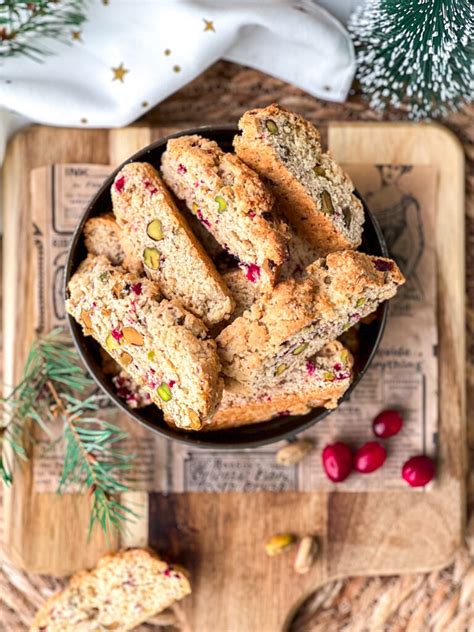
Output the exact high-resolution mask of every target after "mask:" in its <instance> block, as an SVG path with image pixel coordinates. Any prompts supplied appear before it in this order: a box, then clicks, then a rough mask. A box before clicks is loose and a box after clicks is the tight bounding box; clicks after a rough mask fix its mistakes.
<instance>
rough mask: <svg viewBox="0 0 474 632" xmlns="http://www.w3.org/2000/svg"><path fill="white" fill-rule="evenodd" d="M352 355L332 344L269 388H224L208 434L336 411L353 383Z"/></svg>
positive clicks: (232, 385) (230, 384)
mask: <svg viewBox="0 0 474 632" xmlns="http://www.w3.org/2000/svg"><path fill="white" fill-rule="evenodd" d="M352 365H353V358H352V355H351V354H350V353H349V351H347V349H345V348H344V347H343V345H342V344H341V343H340V342H338V341H334V342H330V343H328V344H327V345H325V346H324V347H323V348H322V349H321V350H320V351H318V353H317V354H316V355H314V356H313V357H312V358H309V359H308V360H306V361H305V362H303V363H301V364H298V365H297V366H295V367H293V368H292V369H289V370H288V371H287V372H286V373H284V374H283V375H284V379H283V380H282V381H281V382H277V383H276V384H274V385H273V386H272V387H270V388H261V389H256V390H255V389H253V388H251V387H249V386H244V385H241V384H240V383H238V382H235V381H229V382H228V383H226V385H225V387H224V393H223V395H222V401H221V403H220V404H219V408H218V409H217V411H216V412H215V414H214V416H213V417H212V419H211V421H210V423H209V424H208V425H206V427H205V430H222V429H224V428H235V427H237V426H243V425H245V424H253V423H257V422H260V421H267V420H269V419H272V418H273V417H283V416H286V415H305V414H306V413H309V412H310V410H311V409H312V408H318V407H324V408H335V407H336V406H337V402H338V400H339V399H340V398H341V397H342V396H343V395H344V393H345V392H346V391H347V389H348V388H349V386H350V384H351V382H352Z"/></svg>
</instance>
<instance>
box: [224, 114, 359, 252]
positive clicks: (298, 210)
mask: <svg viewBox="0 0 474 632" xmlns="http://www.w3.org/2000/svg"><path fill="white" fill-rule="evenodd" d="M270 124H271V125H273V126H274V128H275V129H277V130H278V131H274V132H271V131H269V130H268V127H267V126H269V125H270ZM239 128H240V129H241V130H242V134H241V135H240V136H236V137H235V139H234V147H235V151H236V153H237V155H238V156H239V158H241V159H242V160H243V161H244V162H245V163H246V164H248V165H249V166H250V167H252V169H254V170H255V171H256V172H257V173H258V174H259V175H260V176H262V177H263V176H264V177H266V178H267V179H268V181H269V183H270V187H271V189H272V191H273V193H274V195H275V197H276V200H277V203H278V207H279V209H281V210H282V211H283V213H284V214H285V215H286V216H287V218H288V219H289V221H290V222H291V224H292V225H293V227H294V228H295V229H296V230H297V231H298V232H299V233H300V234H301V236H302V237H304V238H305V239H307V240H308V241H309V242H310V243H311V244H312V245H313V246H315V247H317V248H319V249H320V250H321V251H322V253H323V254H326V253H328V252H333V251H336V250H344V249H348V248H356V247H357V246H358V245H359V244H360V242H361V232H362V223H363V220H364V215H363V209H362V205H361V203H360V201H359V200H358V199H357V198H356V197H355V196H354V195H353V194H352V191H353V185H352V182H351V181H350V178H349V177H348V176H347V175H346V174H345V173H344V172H343V170H342V169H341V168H340V167H339V166H338V165H336V164H335V163H334V161H333V160H332V159H331V157H330V155H329V154H323V153H322V152H321V147H320V138H319V132H318V131H317V129H316V128H315V127H314V126H313V125H312V124H311V123H309V122H308V121H305V119H303V117H301V116H299V115H297V114H294V113H292V112H289V111H288V110H285V108H282V107H280V106H278V105H276V104H272V105H270V106H268V107H266V108H263V109H256V110H250V111H249V112H246V113H245V114H244V115H243V116H242V118H241V119H240V121H239ZM270 129H273V128H272V127H270ZM315 169H317V170H319V173H321V174H324V175H323V176H319V175H317V173H315V171H314V170H315ZM323 195H324V196H325V200H324V203H323V201H322V196H323ZM327 200H329V201H327ZM349 218H350V219H349Z"/></svg>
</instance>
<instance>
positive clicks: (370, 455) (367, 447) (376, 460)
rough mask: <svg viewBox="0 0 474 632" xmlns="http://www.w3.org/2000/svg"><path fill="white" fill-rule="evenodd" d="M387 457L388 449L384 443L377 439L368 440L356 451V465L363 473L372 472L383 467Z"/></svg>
mask: <svg viewBox="0 0 474 632" xmlns="http://www.w3.org/2000/svg"><path fill="white" fill-rule="evenodd" d="M386 458H387V450H386V449H385V448H384V447H383V445H381V444H380V443H377V441H368V442H367V443H364V445H363V446H362V447H361V448H359V449H358V450H357V452H356V453H355V457H354V467H355V469H356V470H357V471H358V472H361V473H362V474H370V472H375V470H378V469H379V467H382V465H383V464H384V463H385V459H386Z"/></svg>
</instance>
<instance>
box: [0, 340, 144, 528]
mask: <svg viewBox="0 0 474 632" xmlns="http://www.w3.org/2000/svg"><path fill="white" fill-rule="evenodd" d="M92 388H93V382H92V380H91V379H90V378H89V377H87V375H86V374H85V373H84V371H83V369H82V368H81V366H80V365H79V358H78V356H77V354H76V353H75V351H74V350H73V349H71V347H70V346H69V339H68V337H67V336H66V335H65V334H64V332H63V331H62V330H61V329H56V330H54V331H52V332H51V333H49V334H47V335H45V336H43V337H41V338H38V339H37V340H35V341H34V342H33V344H32V346H31V349H30V352H29V354H28V358H27V360H26V364H25V369H24V374H23V377H22V379H21V381H20V383H19V384H18V385H17V386H16V387H15V388H14V389H12V391H11V393H10V394H9V395H8V396H7V397H5V398H4V399H1V400H0V405H1V408H2V411H3V413H4V415H5V417H6V425H5V426H4V427H3V429H2V441H3V444H5V443H7V444H8V445H9V446H10V451H9V452H6V451H5V450H3V451H2V454H1V456H0V477H1V478H2V479H3V480H4V482H5V483H6V484H11V483H12V481H13V474H12V464H11V463H10V462H9V456H10V455H12V456H13V458H19V459H23V460H26V459H27V458H28V455H27V452H26V449H25V446H24V435H25V430H24V424H25V421H26V420H32V421H33V422H34V423H36V424H37V425H38V426H39V427H40V428H41V429H42V430H44V431H45V432H46V433H48V432H49V428H48V425H49V423H52V422H54V421H56V420H57V419H61V420H62V423H63V441H64V444H65V457H64V463H63V469H62V474H61V477H60V481H59V485H58V493H63V492H65V491H67V489H68V487H69V486H71V485H73V486H75V487H76V488H77V487H79V488H80V489H82V490H86V489H87V490H88V491H89V494H90V495H91V497H92V507H91V515H90V521H89V533H90V532H91V531H92V529H93V528H94V526H95V524H99V525H100V526H101V527H102V529H103V530H104V532H105V534H106V536H107V537H108V534H109V533H110V532H111V531H114V530H115V531H122V530H123V528H124V525H125V523H126V521H127V520H129V519H130V518H132V517H134V516H135V517H136V514H135V513H134V512H133V511H132V510H130V509H129V508H127V507H125V506H124V505H122V504H121V503H120V502H119V501H118V500H117V496H118V494H120V493H122V492H126V491H128V486H127V484H126V482H125V481H126V480H127V478H128V473H129V471H130V469H131V467H132V464H133V455H130V454H126V453H125V452H123V451H122V450H121V449H120V445H119V444H120V442H121V441H123V440H124V439H126V437H127V433H125V432H123V431H122V430H121V429H120V428H118V427H117V426H115V425H114V424H111V423H109V422H107V421H104V420H102V419H100V418H99V417H97V416H96V414H97V413H98V411H99V398H98V397H97V396H94V395H89V396H87V392H90V391H91V389H92Z"/></svg>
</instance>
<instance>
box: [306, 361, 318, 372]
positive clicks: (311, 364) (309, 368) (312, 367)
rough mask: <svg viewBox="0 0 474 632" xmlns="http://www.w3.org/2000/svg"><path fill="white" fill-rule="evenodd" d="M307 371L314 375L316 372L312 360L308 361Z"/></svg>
mask: <svg viewBox="0 0 474 632" xmlns="http://www.w3.org/2000/svg"><path fill="white" fill-rule="evenodd" d="M306 371H307V372H308V375H314V372H315V371H316V367H315V366H314V363H313V362H311V360H308V361H307V362H306Z"/></svg>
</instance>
